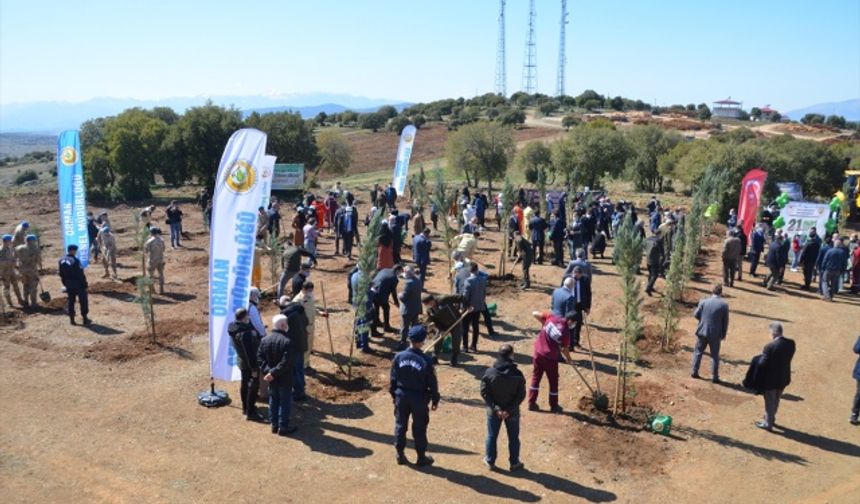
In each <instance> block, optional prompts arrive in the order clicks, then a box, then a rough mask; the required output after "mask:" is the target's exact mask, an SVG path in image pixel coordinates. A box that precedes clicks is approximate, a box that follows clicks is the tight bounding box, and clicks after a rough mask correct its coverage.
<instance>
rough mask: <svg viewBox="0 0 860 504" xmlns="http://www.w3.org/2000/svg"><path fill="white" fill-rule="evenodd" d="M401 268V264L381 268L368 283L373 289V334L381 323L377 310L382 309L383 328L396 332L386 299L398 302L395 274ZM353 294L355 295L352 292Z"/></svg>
mask: <svg viewBox="0 0 860 504" xmlns="http://www.w3.org/2000/svg"><path fill="white" fill-rule="evenodd" d="M402 270H403V267H402V266H401V265H399V264H398V265H395V266H394V267H393V268H383V269H381V270H379V271H378V272H377V273H376V276H374V277H373V281H372V282H371V284H370V289H371V290H372V291H373V306H374V315H373V324H372V330H373V332H374V334H376V333H377V332H378V328H379V326H380V325H383V324H382V323H381V322H380V320H379V310H380V308H381V309H382V316H383V321H384V323H385V324H384V326H383V330H385V331H387V332H397V329H395V328H393V327H391V305H389V304H388V300H389V299H391V301H392V302H393V303H395V304H397V303H399V300H398V299H397V283H398V280H397V275H398V274H399V273H400V272H401V271H402ZM353 295H355V294H354V293H353Z"/></svg>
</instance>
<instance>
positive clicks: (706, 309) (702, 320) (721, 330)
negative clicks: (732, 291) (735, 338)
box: [690, 284, 729, 383]
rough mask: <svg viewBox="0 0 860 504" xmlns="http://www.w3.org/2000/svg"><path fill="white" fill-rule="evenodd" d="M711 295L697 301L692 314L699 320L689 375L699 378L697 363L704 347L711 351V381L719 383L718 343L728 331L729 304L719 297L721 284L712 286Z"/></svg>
mask: <svg viewBox="0 0 860 504" xmlns="http://www.w3.org/2000/svg"><path fill="white" fill-rule="evenodd" d="M712 292H713V295H712V296H711V297H709V298H705V299H703V300H701V301H699V306H697V307H696V311H695V313H693V316H695V317H696V320H698V321H699V325H698V326H697V327H696V347H695V349H693V370H692V373H691V374H690V376H692V377H693V378H697V379H698V378H699V365H700V364H701V363H702V354H703V353H704V351H705V347H708V349H709V350H710V352H711V360H712V361H713V365H712V367H711V370H712V374H713V378H712V379H713V382H714V383H720V344H721V343H722V341H723V340H724V339H726V333H728V331H729V305H728V303H726V302H725V301H724V300H723V298H722V297H721V296H722V294H723V286H722V285H721V284H717V285H715V286H714V289H713V291H712Z"/></svg>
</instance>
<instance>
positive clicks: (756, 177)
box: [738, 168, 767, 236]
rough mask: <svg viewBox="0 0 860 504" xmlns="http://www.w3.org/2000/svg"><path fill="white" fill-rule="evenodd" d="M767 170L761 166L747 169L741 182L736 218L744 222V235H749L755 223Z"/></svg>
mask: <svg viewBox="0 0 860 504" xmlns="http://www.w3.org/2000/svg"><path fill="white" fill-rule="evenodd" d="M766 179H767V172H766V171H764V170H762V169H761V168H753V169H752V170H750V171H748V172H747V174H746V175H745V176H744V180H743V181H742V182H741V195H740V198H739V200H738V220H739V221H741V220H742V221H743V223H744V235H746V236H749V235H750V231H752V228H753V225H754V224H755V218H756V214H758V206H759V204H760V203H761V192H762V190H763V189H764V181H765V180H766Z"/></svg>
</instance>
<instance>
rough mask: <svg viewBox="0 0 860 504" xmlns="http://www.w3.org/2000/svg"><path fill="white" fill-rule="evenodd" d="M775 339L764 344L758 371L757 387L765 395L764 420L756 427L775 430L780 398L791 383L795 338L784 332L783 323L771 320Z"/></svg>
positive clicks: (771, 329)
mask: <svg viewBox="0 0 860 504" xmlns="http://www.w3.org/2000/svg"><path fill="white" fill-rule="evenodd" d="M768 328H769V329H770V335H771V338H773V340H772V341H771V342H770V343H768V344H767V345H765V346H764V350H762V353H761V358H760V359H759V363H758V370H757V373H756V388H757V389H758V390H761V391H762V395H764V420H762V421H759V422H756V423H755V425H756V427H758V428H760V429H765V430H767V431H772V430H773V425H774V424H775V423H776V411H777V410H778V409H779V399H780V398H781V397H782V393H783V391H784V390H785V387H787V386H788V385H789V384H790V383H791V359H792V358H793V357H794V350H795V346H794V340H790V339H788V338H786V337H785V336H783V334H782V324H780V323H779V322H771V324H770V325H769V326H768Z"/></svg>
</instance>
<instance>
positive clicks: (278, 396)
mask: <svg viewBox="0 0 860 504" xmlns="http://www.w3.org/2000/svg"><path fill="white" fill-rule="evenodd" d="M272 327H274V329H273V330H272V332H271V333H269V335H268V336H266V337H265V338H263V341H261V342H260V348H259V350H257V361H258V362H259V364H260V373H261V374H262V375H263V380H264V381H265V382H267V383H268V384H269V416H270V420H271V422H272V434H279V435H281V436H288V435H290V434H292V433H293V432H295V431H296V427H295V426H294V425H290V409H292V405H293V391H292V388H293V371H294V370H293V368H294V367H295V365H296V362H297V361H296V358H295V356H294V355H293V354H292V353H291V351H290V348H291V347H292V343H291V342H290V338H289V337H288V336H287V330H288V329H289V326H288V325H287V317H285V316H284V315H275V316H274V317H273V318H272Z"/></svg>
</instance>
